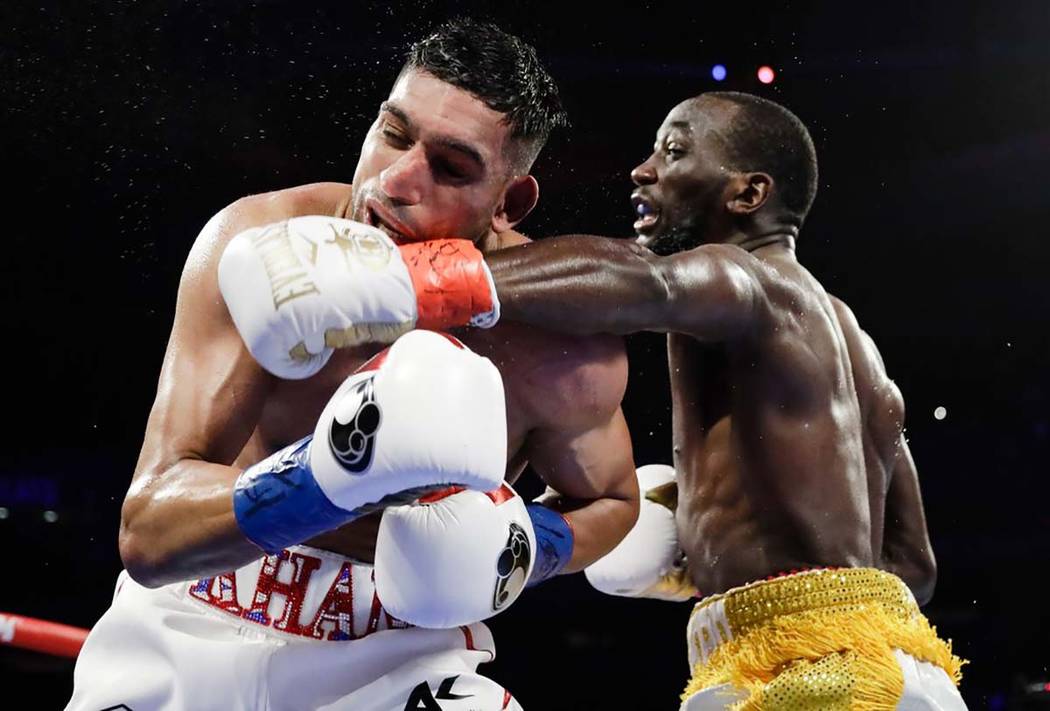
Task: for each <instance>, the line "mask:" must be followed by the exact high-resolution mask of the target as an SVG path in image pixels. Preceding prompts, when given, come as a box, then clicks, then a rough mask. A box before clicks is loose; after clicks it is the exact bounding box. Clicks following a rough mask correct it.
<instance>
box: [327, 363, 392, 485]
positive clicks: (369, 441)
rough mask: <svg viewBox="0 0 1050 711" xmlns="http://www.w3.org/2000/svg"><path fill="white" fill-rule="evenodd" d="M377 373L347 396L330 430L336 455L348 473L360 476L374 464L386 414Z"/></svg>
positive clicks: (343, 398) (339, 406)
mask: <svg viewBox="0 0 1050 711" xmlns="http://www.w3.org/2000/svg"><path fill="white" fill-rule="evenodd" d="M375 375H376V374H375V373H369V374H368V375H367V376H366V377H364V378H362V379H361V381H360V382H358V383H357V384H355V385H354V386H353V387H351V388H350V389H349V390H347V391H346V392H345V393H343V396H342V400H341V401H340V403H339V405H338V406H337V407H336V410H335V417H333V418H332V425H331V427H330V428H329V429H328V445H329V446H330V447H331V448H332V454H334V455H335V458H336V459H338V460H339V463H340V464H342V465H343V467H344V468H345V469H346V470H347V471H351V472H353V473H354V474H360V473H361V472H363V471H364V470H366V469H368V467H369V466H371V464H372V454H373V453H374V451H375V442H376V432H378V431H379V425H380V423H381V422H382V420H383V412H382V410H380V409H379V403H377V402H376V396H375Z"/></svg>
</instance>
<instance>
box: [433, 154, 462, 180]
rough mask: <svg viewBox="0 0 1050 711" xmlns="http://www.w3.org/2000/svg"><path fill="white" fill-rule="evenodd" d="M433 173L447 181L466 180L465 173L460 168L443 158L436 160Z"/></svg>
mask: <svg viewBox="0 0 1050 711" xmlns="http://www.w3.org/2000/svg"><path fill="white" fill-rule="evenodd" d="M434 171H435V172H436V173H437V174H438V175H439V176H442V177H444V178H448V179H449V180H453V181H459V180H465V179H466V178H467V173H466V171H465V170H463V169H462V168H461V167H460V166H458V165H456V164H455V163H453V162H452V161H450V160H446V159H444V158H437V159H435V161H434Z"/></svg>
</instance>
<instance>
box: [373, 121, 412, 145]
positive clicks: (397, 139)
mask: <svg viewBox="0 0 1050 711" xmlns="http://www.w3.org/2000/svg"><path fill="white" fill-rule="evenodd" d="M379 131H380V133H382V134H383V138H384V139H386V141H387V143H389V144H391V145H393V146H396V147H404V146H407V145H408V136H406V135H405V134H404V132H402V131H401V129H400V128H398V127H397V126H395V125H393V124H392V123H390V122H389V121H384V122H383V125H382V126H381V127H380V129H379Z"/></svg>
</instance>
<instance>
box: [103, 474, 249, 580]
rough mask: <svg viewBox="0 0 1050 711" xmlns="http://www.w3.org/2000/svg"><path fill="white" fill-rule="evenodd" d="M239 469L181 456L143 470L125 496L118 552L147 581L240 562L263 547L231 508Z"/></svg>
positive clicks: (195, 574)
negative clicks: (161, 466)
mask: <svg viewBox="0 0 1050 711" xmlns="http://www.w3.org/2000/svg"><path fill="white" fill-rule="evenodd" d="M239 474H240V469H238V468H235V467H230V466H225V465H221V464H212V463H209V462H204V461H200V460H195V459H183V460H180V461H178V462H176V463H175V464H173V465H171V466H170V467H167V468H166V469H164V470H161V471H157V472H156V473H143V474H141V475H140V476H139V477H138V478H137V479H136V482H135V484H133V485H132V488H131V489H130V490H129V492H128V496H127V498H126V499H125V501H124V507H123V510H122V515H121V526H120V539H119V542H120V554H121V558H122V560H123V562H124V566H125V568H126V569H127V570H128V573H129V574H130V575H131V577H132V578H134V579H135V580H136V581H137V582H139V583H142V584H144V585H147V586H150V587H156V586H160V585H164V584H167V583H170V582H175V581H180V580H192V579H195V578H199V577H203V576H206V575H213V574H216V573H222V572H226V571H230V570H234V569H236V568H239V567H241V566H242V565H245V564H247V563H249V562H251V561H253V560H255V559H257V558H259V557H261V556H262V555H263V552H262V551H261V550H260V549H259V548H258V547H257V546H255V545H254V544H253V543H251V542H250V541H249V540H248V539H247V538H245V536H244V534H243V533H241V530H240V528H239V527H238V524H237V519H236V517H235V516H234V511H233V487H234V482H235V481H236V480H237V476H238V475H239Z"/></svg>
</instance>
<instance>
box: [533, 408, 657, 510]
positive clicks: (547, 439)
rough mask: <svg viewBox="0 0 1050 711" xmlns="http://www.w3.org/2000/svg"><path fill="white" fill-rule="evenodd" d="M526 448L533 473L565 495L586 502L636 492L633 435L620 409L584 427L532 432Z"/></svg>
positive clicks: (622, 496) (628, 495)
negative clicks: (632, 446) (632, 447)
mask: <svg viewBox="0 0 1050 711" xmlns="http://www.w3.org/2000/svg"><path fill="white" fill-rule="evenodd" d="M526 452H527V455H528V459H529V464H530V466H531V468H532V469H533V471H534V472H536V474H537V475H538V476H539V477H540V478H542V479H543V480H544V481H545V482H546V483H547V484H548V485H549V486H550V487H551V488H553V489H555V490H556V491H558V492H559V493H560V494H562V496H564V497H567V498H570V499H583V500H587V499H597V498H633V497H634V496H636V495H637V484H636V481H635V478H634V461H633V453H632V449H631V438H630V434H629V432H628V430H627V423H626V422H625V420H624V417H623V412H622V411H621V410H620V408H618V407H617V408H616V409H615V411H614V412H613V413H612V414H611V415H609V416H608V417H605V418H602V419H601V421H599V422H597V423H594V424H593V425H590V426H586V427H583V428H559V427H546V428H540V429H537V430H533V431H532V432H531V433H530V434H529V437H528V439H527V441H526Z"/></svg>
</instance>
